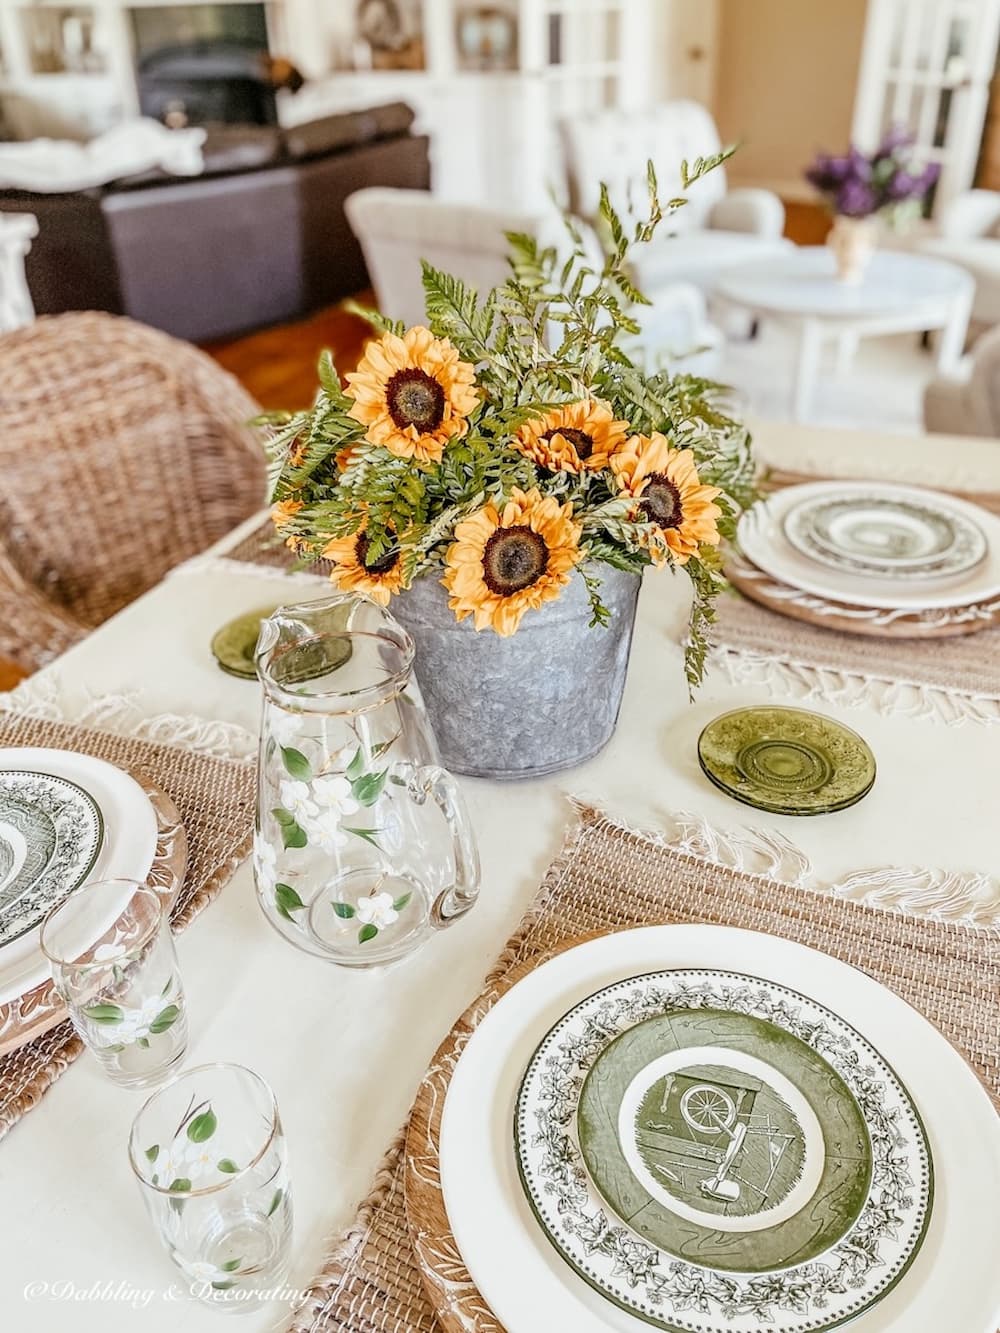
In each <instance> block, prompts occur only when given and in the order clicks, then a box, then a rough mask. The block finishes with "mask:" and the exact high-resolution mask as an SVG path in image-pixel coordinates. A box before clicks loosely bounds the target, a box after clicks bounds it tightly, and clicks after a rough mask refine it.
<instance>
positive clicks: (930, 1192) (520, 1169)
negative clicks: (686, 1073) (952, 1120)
mask: <svg viewBox="0 0 1000 1333" xmlns="http://www.w3.org/2000/svg"><path fill="white" fill-rule="evenodd" d="M683 972H706V973H711V974H712V975H714V976H727V977H732V978H737V979H739V980H741V981H749V982H757V983H758V984H761V983H762V984H764V985H769V986H777V987H778V988H779V989H781V990H783V991H786V992H787V993H788V994H790V995H792V996H795V997H796V998H798V999H800V1000H804V1001H806V1002H807V1003H808V1004H811V1005H814V1006H816V1007H817V1008H819V1009H821V1010H823V1011H824V1012H826V1013H828V1014H831V1015H832V1016H833V1017H834V1018H836V1019H837V1021H838V1022H839V1023H842V1024H843V1025H844V1026H845V1027H846V1028H847V1029H848V1030H849V1031H850V1032H852V1033H853V1034H854V1036H855V1037H856V1038H857V1039H858V1040H859V1041H860V1042H861V1043H862V1045H864V1046H867V1047H868V1048H869V1049H870V1050H871V1051H874V1052H875V1054H876V1056H877V1057H878V1059H879V1060H880V1061H881V1062H882V1064H883V1065H884V1066H885V1067H886V1068H887V1069H888V1070H889V1072H890V1073H891V1075H892V1077H893V1078H894V1079H895V1080H896V1083H897V1084H898V1086H899V1088H900V1089H901V1090H902V1092H903V1095H904V1096H905V1098H906V1101H907V1104H908V1106H909V1109H910V1111H911V1113H912V1115H913V1119H914V1122H915V1124H916V1128H917V1130H918V1132H919V1135H920V1137H921V1139H922V1141H923V1148H924V1153H925V1155H926V1159H927V1199H926V1205H925V1208H924V1214H923V1219H922V1225H921V1228H920V1231H919V1232H918V1234H917V1236H916V1237H915V1240H914V1244H913V1248H912V1250H911V1252H910V1254H909V1255H908V1256H907V1258H906V1260H905V1262H904V1263H903V1264H902V1265H901V1267H900V1269H899V1271H898V1272H897V1273H896V1274H895V1275H894V1276H893V1279H892V1281H891V1282H890V1283H889V1285H888V1286H887V1287H886V1288H885V1289H884V1290H883V1291H881V1292H879V1293H878V1295H877V1296H876V1297H875V1299H874V1300H872V1301H870V1302H869V1303H868V1304H867V1305H865V1306H863V1307H862V1308H860V1309H857V1310H851V1311H847V1312H845V1314H844V1315H843V1316H842V1317H840V1316H838V1317H837V1318H836V1319H834V1320H832V1321H829V1322H826V1323H817V1324H813V1325H811V1326H810V1327H809V1328H808V1330H803V1333H831V1330H833V1329H839V1328H843V1327H844V1326H845V1325H847V1324H850V1323H852V1322H853V1321H854V1320H855V1319H857V1318H859V1317H860V1316H861V1315H862V1314H864V1313H866V1312H867V1311H868V1310H871V1309H874V1308H875V1307H876V1306H877V1305H878V1304H880V1303H881V1302H882V1301H883V1300H884V1299H885V1298H886V1297H887V1296H888V1295H889V1294H890V1293H891V1292H892V1291H894V1290H895V1288H896V1287H897V1286H898V1285H899V1283H900V1282H901V1281H902V1280H903V1278H904V1277H905V1276H906V1275H907V1273H908V1272H909V1270H910V1268H911V1267H912V1265H913V1263H914V1262H915V1260H916V1258H917V1256H918V1255H919V1254H920V1252H921V1250H922V1248H923V1244H924V1241H925V1240H926V1238H927V1232H928V1229H929V1227H930V1220H931V1217H932V1215H933V1212H934V1201H935V1175H934V1155H933V1153H932V1152H931V1146H930V1136H929V1135H928V1133H927V1127H926V1125H925V1123H924V1120H923V1117H922V1116H921V1114H920V1111H919V1108H918V1107H917V1105H916V1103H915V1102H914V1100H913V1098H912V1096H911V1095H910V1092H909V1090H908V1088H907V1087H906V1084H905V1083H903V1081H902V1079H900V1077H899V1075H898V1074H897V1073H896V1070H895V1067H894V1066H893V1065H892V1064H891V1063H890V1062H889V1061H888V1060H887V1059H886V1058H885V1056H884V1055H882V1053H881V1052H880V1051H878V1050H877V1049H876V1048H875V1047H874V1046H873V1045H872V1043H871V1042H870V1041H868V1039H867V1038H866V1037H865V1036H864V1034H863V1033H861V1032H859V1031H858V1029H857V1028H856V1027H854V1025H853V1024H851V1023H848V1021H847V1020H846V1019H845V1018H841V1016H840V1015H839V1014H836V1013H834V1011H833V1010H832V1009H829V1008H828V1006H826V1005H823V1004H821V1003H820V1002H819V1001H818V1000H813V999H811V998H810V997H809V996H806V995H804V994H803V993H802V992H801V991H797V990H795V989H794V988H793V987H791V986H786V985H784V983H782V982H775V981H771V980H769V979H768V978H764V977H757V976H755V975H754V974H752V973H747V972H734V971H733V970H732V969H730V968H711V967H701V968H664V969H661V970H658V971H655V972H641V973H637V974H635V975H634V976H631V977H623V978H622V979H621V980H619V981H616V982H612V983H610V984H609V985H607V986H602V987H600V988H599V989H598V990H596V991H593V992H592V993H591V994H590V995H588V996H585V997H584V998H583V999H582V1000H580V1001H578V1002H577V1004H575V1005H573V1006H572V1007H571V1008H570V1009H568V1010H567V1011H566V1012H565V1013H564V1014H562V1015H561V1016H560V1017H559V1018H557V1019H556V1021H555V1022H554V1023H552V1024H551V1026H550V1027H549V1028H548V1030H547V1031H546V1032H545V1034H544V1035H543V1036H542V1038H541V1040H540V1041H539V1042H538V1045H537V1046H536V1047H535V1050H534V1051H533V1052H532V1055H531V1058H530V1060H529V1061H528V1064H527V1066H526V1068H525V1072H524V1074H523V1076H522V1078H521V1082H520V1084H519V1086H518V1092H517V1097H516V1099H515V1104H514V1113H513V1139H514V1159H515V1160H514V1165H515V1168H516V1171H517V1175H518V1180H519V1181H520V1184H521V1188H522V1191H523V1194H524V1198H525V1201H526V1203H527V1204H528V1207H529V1208H530V1209H531V1212H532V1214H533V1216H534V1217H535V1220H536V1222H537V1223H538V1226H539V1230H540V1231H541V1233H542V1235H543V1236H544V1237H545V1239H546V1241H547V1242H548V1244H549V1245H550V1246H551V1247H552V1249H553V1250H554V1251H555V1252H556V1254H557V1255H558V1256H559V1258H560V1259H561V1260H562V1261H563V1263H565V1264H566V1265H567V1267H569V1268H570V1269H572V1271H573V1272H574V1273H575V1274H576V1275H577V1277H579V1278H580V1280H581V1281H582V1282H584V1283H585V1284H586V1285H587V1286H588V1287H589V1288H590V1289H591V1290H592V1291H594V1292H595V1293H596V1294H598V1295H599V1296H600V1297H601V1298H602V1299H603V1300H606V1301H608V1302H609V1304H611V1305H614V1306H617V1308H619V1309H621V1310H623V1311H625V1312H626V1313H627V1314H629V1315H631V1316H632V1317H633V1318H635V1319H636V1320H638V1321H639V1322H645V1323H648V1324H649V1325H650V1327H651V1328H659V1329H662V1330H664V1331H665V1333H712V1330H711V1329H710V1328H709V1326H708V1325H707V1324H694V1323H692V1322H691V1321H690V1320H689V1321H687V1326H686V1327H685V1326H682V1325H680V1324H676V1323H673V1322H670V1321H669V1320H668V1319H667V1318H666V1317H665V1316H664V1317H661V1316H660V1315H659V1314H657V1313H649V1312H648V1311H642V1310H639V1309H637V1308H636V1306H635V1305H628V1304H626V1303H625V1302H624V1301H621V1300H618V1299H617V1298H616V1297H615V1296H613V1295H611V1294H609V1293H608V1292H607V1291H605V1290H604V1289H603V1288H601V1287H599V1286H597V1284H596V1283H595V1282H594V1281H593V1279H592V1278H591V1277H590V1276H589V1275H588V1274H587V1273H586V1272H585V1271H584V1270H582V1269H581V1268H580V1267H579V1266H578V1265H577V1264H576V1263H575V1262H574V1260H573V1259H572V1258H571V1257H570V1256H569V1255H568V1254H566V1252H565V1251H564V1250H563V1249H562V1247H561V1246H560V1245H559V1244H558V1243H557V1241H556V1239H555V1237H554V1236H553V1235H552V1234H551V1233H550V1231H549V1230H548V1228H547V1227H546V1225H545V1222H544V1219H543V1218H542V1217H541V1216H540V1214H539V1211H538V1209H537V1207H536V1205H535V1200H534V1198H533V1195H532V1190H531V1188H530V1184H529V1181H528V1180H527V1177H526V1174H525V1170H524V1165H523V1161H522V1152H521V1146H522V1142H523V1137H524V1135H523V1131H522V1126H521V1117H522V1114H523V1101H524V1095H525V1088H526V1085H527V1081H528V1077H529V1075H530V1073H531V1071H532V1069H533V1068H534V1066H535V1064H536V1062H537V1061H538V1059H539V1057H540V1054H541V1051H542V1048H543V1047H544V1046H545V1045H546V1043H547V1042H548V1040H549V1038H550V1037H552V1035H553V1034H554V1033H555V1032H556V1030H557V1029H558V1028H559V1027H560V1026H561V1025H562V1024H563V1023H564V1022H565V1021H566V1019H567V1018H569V1017H570V1016H571V1015H572V1014H573V1013H575V1012H576V1011H577V1010H578V1009H580V1008H581V1007H582V1006H583V1005H585V1004H589V1003H590V1002H591V1001H592V1000H594V999H596V998H598V997H600V996H603V995H605V994H607V993H608V992H610V991H612V990H615V989H617V988H618V987H619V986H622V985H627V984H629V983H636V982H641V981H646V980H648V979H651V978H655V977H664V976H670V975H672V974H676V973H683ZM615 1035H618V1034H615ZM581 1088H582V1084H581ZM869 1137H870V1134H869ZM581 1169H582V1170H584V1172H585V1168H583V1167H582V1166H581ZM585 1174H586V1172H585ZM587 1179H588V1180H589V1175H588V1176H587ZM592 1188H593V1189H594V1192H595V1194H596V1195H597V1196H598V1198H600V1195H599V1192H598V1191H597V1190H596V1187H592ZM624 1225H625V1224H624V1223H622V1226H624ZM626 1229H628V1228H626ZM637 1239H639V1240H640V1241H641V1238H639V1237H637ZM642 1243H643V1244H646V1243H647V1242H644V1241H643V1242H642ZM812 1262H816V1261H815V1260H814V1261H812ZM767 1327H768V1328H769V1329H770V1330H771V1333H786V1330H785V1329H784V1328H783V1326H782V1325H781V1324H776V1323H772V1324H770V1325H768V1326H767ZM761 1333H763V1329H761Z"/></svg>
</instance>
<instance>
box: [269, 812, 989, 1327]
mask: <svg viewBox="0 0 1000 1333" xmlns="http://www.w3.org/2000/svg"><path fill="white" fill-rule="evenodd" d="M579 813H580V822H579V824H578V825H577V826H576V827H575V828H574V829H573V830H572V831H571V832H570V834H569V836H568V838H567V841H566V844H565V846H564V849H563V851H562V853H561V854H560V856H559V857H558V859H557V860H556V861H555V862H554V863H553V865H552V866H551V867H550V869H549V871H548V873H547V874H546V876H545V879H544V881H543V883H542V886H541V889H540V891H539V893H538V895H537V897H536V899H535V902H534V904H533V906H532V907H531V908H530V909H529V911H528V913H527V914H526V915H525V917H524V918H523V920H522V922H521V925H520V926H519V927H518V930H517V931H516V933H515V934H514V935H513V937H512V938H511V940H510V941H509V942H508V944H507V947H506V948H505V950H504V952H503V953H502V954H501V956H500V958H499V960H498V962H497V964H496V966H495V968H494V970H493V971H492V973H491V974H490V976H489V977H488V978H487V981H486V985H485V988H484V990H483V993H482V995H481V996H480V998H479V1000H478V1001H477V1004H476V1010H477V1014H478V1017H479V1018H480V1019H481V1018H482V1017H483V1015H485V1014H486V1012H487V1011H488V1010H489V1008H490V1006H491V1005H492V1004H493V1003H495V1001H496V1000H497V999H498V998H499V997H500V996H501V995H502V994H503V992H504V990H505V989H506V988H507V986H508V985H509V984H510V977H511V974H512V973H513V972H515V970H518V969H523V967H524V965H525V964H529V963H532V962H535V963H537V962H539V961H541V960H543V959H544V958H545V957H547V956H548V955H549V954H550V953H551V952H553V951H554V950H555V949H557V948H558V947H559V946H560V945H563V944H565V943H566V942H568V941H571V940H575V939H578V938H580V937H583V936H587V935H591V934H593V933H595V932H605V931H612V930H621V929H627V928H629V927H631V926H637V925H650V924H660V923H673V922H708V923H715V924H720V925H727V926H740V927H744V928H746V929H750V930H759V931H763V932H765V933H768V934H772V935H778V936H781V937H783V938H786V939H791V940H797V941H798V942H799V943H802V944H807V945H812V946H813V947H815V948H819V949H822V950H824V951H825V952H827V953H830V954H834V955H836V956H837V957H838V958H841V959H842V960H843V961H844V962H846V963H850V964H852V965H854V966H856V967H860V968H862V969H863V970H864V971H865V972H868V973H869V974H870V975H871V976H874V977H876V978H877V979H878V980H879V981H881V982H883V983H884V984H886V985H887V986H889V987H891V988H892V989H893V990H894V991H895V992H896V993H897V994H899V995H901V996H902V997H903V998H904V999H906V1000H908V1001H909V1002H910V1003H911V1004H913V1005H915V1006H916V1007H917V1008H918V1009H919V1010H920V1011H921V1012H922V1013H923V1014H924V1015H925V1016H926V1017H927V1018H929V1019H930V1021H931V1022H933V1023H935V1024H936V1025H937V1027H938V1028H940V1029H941V1031H942V1032H943V1033H944V1034H945V1036H946V1037H948V1039H949V1040H950V1041H952V1042H953V1043H954V1044H955V1045H956V1046H958V1047H959V1049H960V1050H961V1051H962V1053H963V1054H964V1055H965V1056H966V1058H967V1059H968V1060H969V1061H970V1062H971V1064H972V1065H973V1067H974V1068H975V1069H976V1071H977V1073H978V1074H979V1075H980V1077H981V1078H982V1079H983V1081H984V1084H985V1085H986V1087H987V1089H988V1091H989V1092H990V1094H991V1096H992V1097H993V1100H994V1102H995V1104H996V1105H997V1107H998V1110H1000V1051H998V1042H997V1032H998V1031H1000V932H998V930H997V929H995V928H994V929H975V928H970V927H967V926H960V925H953V924H947V923H944V922H940V921H932V920H930V919H927V918H921V917H919V916H915V915H908V914H903V913H901V912H895V911H886V910H883V909H879V908H874V907H869V906H866V905H864V904H861V903H857V902H854V901H850V900H846V899H844V898H842V897H838V896H837V895H836V894H834V893H822V892H818V891H815V890H811V889H807V888H802V887H798V886H795V885H791V884H787V883H782V882H780V881H779V880H778V879H776V878H771V877H769V875H767V874H754V873H751V872H749V871H747V870H741V869H735V868H733V867H731V866H726V865H723V864H721V863H719V862H718V861H713V860H711V859H710V858H709V857H707V856H704V855H698V854H695V853H694V852H693V851H692V850H691V847H690V845H689V844H687V843H686V842H685V841H684V839H683V836H682V837H681V838H680V839H679V840H676V841H673V842H671V841H668V839H667V838H666V837H665V836H663V835H656V834H649V833H641V832H637V831H635V830H631V829H629V828H626V827H625V826H623V825H621V824H618V823H616V822H614V821H613V820H611V819H610V818H608V817H607V816H606V815H605V814H603V813H602V812H601V811H599V810H596V809H594V808H592V807H589V806H580V807H579ZM612 886H613V890H612ZM402 1146H403V1139H402V1136H401V1137H400V1138H399V1139H397V1141H396V1143H395V1144H394V1145H393V1146H392V1148H391V1149H390V1151H389V1153H388V1155H387V1156H386V1158H385V1160H384V1162H383V1163H382V1166H381V1167H380V1169H379V1172H378V1175H377V1177H376V1181H375V1185H374V1187H373V1189H372V1192H371V1194H370V1195H369V1196H368V1198H367V1199H366V1200H365V1202H364V1203H363V1204H362V1206H361V1209H360V1211H359V1212H358V1215H357V1218H356V1220H355V1223H354V1225H353V1226H352V1227H351V1229H350V1230H349V1231H348V1232H347V1234H346V1235H345V1236H343V1237H341V1238H340V1239H339V1240H338V1241H337V1242H336V1243H335V1244H334V1246H333V1247H332V1249H331V1252H330V1255H329V1258H328V1259H327V1262H326V1264H325V1266H324V1269H323V1272H322V1274H321V1275H320V1276H319V1278H318V1279H317V1280H316V1282H315V1283H314V1285H313V1286H312V1288H311V1289H310V1291H309V1293H308V1296H307V1298H306V1300H305V1302H304V1303H303V1304H302V1305H301V1306H300V1307H299V1309H298V1310H297V1312H296V1314H295V1316H294V1317H293V1321H292V1325H291V1333H334V1330H336V1331H337V1333H438V1330H439V1329H440V1324H439V1323H438V1321H437V1320H436V1319H435V1317H434V1314H433V1309H432V1307H431V1305H430V1302H429V1300H428V1297H427V1295H426V1292H425V1290H424V1288H423V1283H422V1279H421V1277H420V1272H419V1269H418V1267H417V1262H416V1259H415V1256H414V1251H413V1245H412V1243H411V1240H410V1235H409V1231H408V1228H407V1224H406V1217H405V1209H404V1198H403V1165H402ZM454 1258H455V1261H456V1264H455V1283H456V1290H457V1289H458V1288H459V1287H461V1286H462V1285H463V1284H467V1283H468V1275H467V1274H466V1273H465V1271H464V1266H463V1265H462V1263H461V1260H460V1257H459V1256H458V1254H457V1251H456V1254H455V1256H454ZM466 1290H467V1288H466Z"/></svg>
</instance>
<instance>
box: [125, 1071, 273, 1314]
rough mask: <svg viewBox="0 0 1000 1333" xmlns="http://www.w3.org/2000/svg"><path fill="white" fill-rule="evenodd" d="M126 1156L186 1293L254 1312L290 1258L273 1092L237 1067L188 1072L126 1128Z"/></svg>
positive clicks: (159, 1093)
mask: <svg viewBox="0 0 1000 1333" xmlns="http://www.w3.org/2000/svg"><path fill="white" fill-rule="evenodd" d="M129 1160H130V1161H131V1163H132V1170H133V1171H134V1172H135V1175H136V1179H137V1180H138V1181H139V1185H140V1187H141V1190H142V1195H143V1198H144V1200H145V1202H146V1208H147V1210H148V1212H149V1215H150V1217H151V1218H152V1219H153V1223H154V1225H155V1226H156V1228H157V1230H158V1231H159V1233H160V1238H161V1240H162V1241H163V1244H164V1245H165V1246H166V1248H167V1252H168V1254H169V1255H170V1258H171V1259H172V1260H173V1261H174V1263H175V1264H176V1265H177V1267H178V1268H179V1269H180V1270H181V1272H182V1273H183V1274H184V1275H185V1277H186V1278H187V1279H188V1283H189V1286H190V1290H191V1294H192V1295H193V1296H196V1297H198V1298H199V1299H201V1300H205V1301H208V1302H210V1303H211V1304H213V1305H218V1306H222V1307H224V1308H226V1309H230V1310H246V1309H254V1308H256V1307H257V1306H259V1305H262V1304H264V1303H265V1302H266V1301H267V1300H268V1299H270V1293H272V1292H274V1291H275V1290H276V1289H277V1288H280V1286H281V1284H282V1283H283V1281H284V1279H285V1276H286V1275H287V1271H288V1264H289V1260H290V1258H291V1237H292V1204H291V1197H290V1195H289V1189H288V1175H287V1162H286V1153H285V1140H284V1135H283V1134H282V1130H281V1121H280V1119H279V1117H278V1107H277V1104H276V1102H275V1100H274V1094H273V1093H272V1091H271V1089H270V1088H269V1087H268V1085H267V1084H266V1083H265V1082H264V1080H263V1079H262V1078H260V1077H259V1076H258V1075H257V1074H254V1073H253V1072H252V1071H251V1070H249V1069H244V1068H243V1067H242V1066H241V1065H234V1064H210V1065H200V1066H198V1067H197V1068H195V1069H189V1070H186V1071H185V1072H184V1073H183V1074H180V1075H178V1077H177V1078H175V1079H173V1080H171V1082H170V1083H168V1084H167V1085H166V1086H165V1087H163V1088H160V1089H159V1090H158V1091H156V1092H154V1093H153V1095H152V1096H151V1097H150V1098H149V1100H148V1101H147V1102H146V1104H145V1105H144V1106H143V1108H142V1110H141V1111H140V1112H139V1114H138V1115H137V1116H136V1118H135V1120H134V1122H133V1124H132V1133H131V1136H130V1137H129Z"/></svg>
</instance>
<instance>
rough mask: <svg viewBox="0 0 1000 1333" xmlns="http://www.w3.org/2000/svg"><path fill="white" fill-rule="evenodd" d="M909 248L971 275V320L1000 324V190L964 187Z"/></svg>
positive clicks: (980, 322) (977, 322) (978, 322)
mask: <svg viewBox="0 0 1000 1333" xmlns="http://www.w3.org/2000/svg"><path fill="white" fill-rule="evenodd" d="M912 248H913V249H916V250H919V251H921V252H923V253H924V254H929V255H934V256H936V257H937V258H938V259H947V260H950V261H951V263H953V264H958V265H960V266H961V267H962V268H964V269H966V270H967V271H968V272H969V273H971V274H972V276H973V278H975V280H976V295H975V299H974V301H973V304H972V320H973V322H974V323H976V324H990V325H992V324H1000V192H998V191H996V190H967V191H966V192H965V193H964V194H960V195H957V196H956V198H954V199H952V200H951V201H950V202H949V203H948V204H947V205H946V206H945V207H944V208H943V209H942V211H941V216H940V217H939V218H937V219H935V221H934V223H933V224H932V225H931V228H930V229H929V231H928V232H926V233H919V234H918V235H917V237H916V238H915V240H914V241H913V242H912Z"/></svg>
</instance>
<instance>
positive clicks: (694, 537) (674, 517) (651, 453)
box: [611, 433, 722, 565]
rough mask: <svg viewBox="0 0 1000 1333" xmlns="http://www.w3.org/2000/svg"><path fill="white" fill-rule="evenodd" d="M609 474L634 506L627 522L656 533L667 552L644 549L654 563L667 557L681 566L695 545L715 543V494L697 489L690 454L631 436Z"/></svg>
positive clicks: (652, 438) (659, 438)
mask: <svg viewBox="0 0 1000 1333" xmlns="http://www.w3.org/2000/svg"><path fill="white" fill-rule="evenodd" d="M611 470H612V471H613V473H614V475H615V478H616V480H617V482H618V485H619V486H620V487H621V489H622V491H623V492H624V493H625V494H626V495H631V496H633V497H634V498H635V500H636V501H637V503H636V505H635V508H634V510H633V518H634V519H635V520H636V521H638V522H647V523H655V524H656V526H657V528H658V529H659V532H660V536H661V537H662V542H663V546H665V547H666V548H667V550H666V551H665V550H664V549H663V547H661V546H660V545H659V543H656V544H650V545H649V553H650V555H651V556H652V558H653V562H654V564H657V565H662V564H664V563H665V562H666V560H667V558H668V555H667V553H668V552H669V556H670V557H671V558H672V559H673V561H674V563H675V564H678V565H683V564H686V563H687V561H688V560H690V558H691V556H693V555H697V554H698V548H699V547H700V546H717V545H718V544H719V527H718V520H719V518H720V517H721V514H722V511H721V510H720V508H719V506H718V505H717V504H715V503H714V501H715V498H716V496H717V495H720V494H721V491H720V490H719V488H718V487H717V486H703V485H702V483H701V481H700V479H699V477H698V471H697V469H696V467H695V459H694V454H693V453H692V452H691V450H690V449H673V448H671V446H670V443H669V442H668V440H667V439H666V437H665V436H663V435H660V434H658V433H654V434H653V435H648V436H647V435H633V436H632V438H631V439H630V440H629V441H628V443H627V444H626V445H625V446H624V447H623V448H622V449H621V450H619V452H618V453H617V454H615V456H614V457H613V458H612V460H611ZM644 540H645V541H646V542H648V538H645V539H644Z"/></svg>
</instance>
